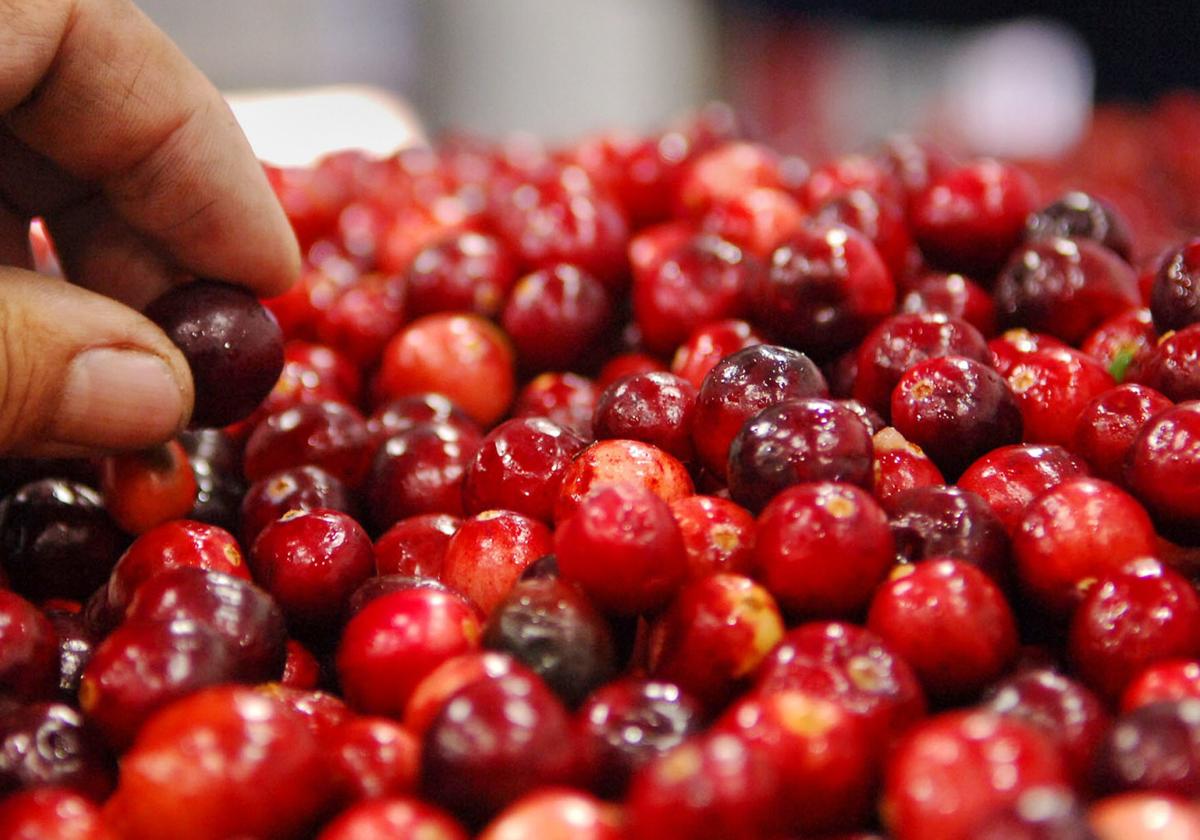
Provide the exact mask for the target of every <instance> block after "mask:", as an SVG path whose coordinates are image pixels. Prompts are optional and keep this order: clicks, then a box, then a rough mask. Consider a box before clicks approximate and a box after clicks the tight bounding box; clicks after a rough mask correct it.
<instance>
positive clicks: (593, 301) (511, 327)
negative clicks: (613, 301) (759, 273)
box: [501, 263, 611, 371]
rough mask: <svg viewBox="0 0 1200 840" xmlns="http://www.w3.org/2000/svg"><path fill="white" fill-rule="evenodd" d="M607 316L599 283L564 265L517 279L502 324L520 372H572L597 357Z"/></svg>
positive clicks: (609, 316)
mask: <svg viewBox="0 0 1200 840" xmlns="http://www.w3.org/2000/svg"><path fill="white" fill-rule="evenodd" d="M610 318H611V313H610V307H609V302H608V296H607V294H606V293H605V290H604V287H603V286H602V285H601V284H600V282H599V281H598V280H596V279H595V278H593V277H592V276H590V275H589V274H587V273H586V272H583V271H581V270H579V269H578V268H577V267H575V266H573V265H568V264H566V263H562V264H558V265H555V266H552V267H550V268H544V269H542V270H540V271H535V272H533V273H532V274H528V275H526V276H525V277H522V278H521V279H520V280H518V281H517V284H516V285H515V286H514V287H513V290H512V295H511V296H510V297H509V299H508V303H507V304H506V305H505V307H504V312H503V315H502V316H501V324H502V325H503V326H504V330H505V332H506V333H507V334H508V336H509V337H510V338H511V339H512V343H513V346H514V347H515V348H516V351H517V359H518V361H519V362H520V365H521V368H522V369H523V370H529V371H540V370H547V369H554V370H558V369H564V368H574V367H576V366H577V365H579V364H580V363H582V362H583V361H585V360H586V359H588V358H589V356H592V355H594V354H595V352H596V350H597V347H598V344H599V342H600V340H601V339H602V338H603V337H604V334H605V331H606V329H607V328H608V326H609V321H610Z"/></svg>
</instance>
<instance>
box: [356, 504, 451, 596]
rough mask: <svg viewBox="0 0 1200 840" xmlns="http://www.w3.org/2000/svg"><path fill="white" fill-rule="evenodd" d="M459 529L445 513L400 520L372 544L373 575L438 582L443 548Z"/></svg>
mask: <svg viewBox="0 0 1200 840" xmlns="http://www.w3.org/2000/svg"><path fill="white" fill-rule="evenodd" d="M461 525H462V520H461V519H459V518H458V517H457V516H451V515H450V514H448V513H426V514H420V515H418V516H410V517H409V518H408V519H401V520H400V521H399V522H397V523H396V524H395V525H393V526H392V527H391V528H389V529H388V530H387V531H385V532H384V533H383V536H381V537H380V538H379V539H377V540H376V541H375V573H376V574H377V575H405V576H407V577H427V578H434V579H437V580H440V579H441V576H442V562H443V561H444V560H445V558H446V546H447V545H449V544H450V538H451V537H452V536H454V534H455V532H456V531H458V529H459V527H460V526H461Z"/></svg>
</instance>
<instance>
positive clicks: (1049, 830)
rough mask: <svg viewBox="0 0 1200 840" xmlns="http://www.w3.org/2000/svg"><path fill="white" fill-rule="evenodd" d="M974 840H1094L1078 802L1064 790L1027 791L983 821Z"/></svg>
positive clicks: (1040, 788) (977, 827)
mask: <svg viewBox="0 0 1200 840" xmlns="http://www.w3.org/2000/svg"><path fill="white" fill-rule="evenodd" d="M971 837H972V838H973V840H1096V835H1095V834H1093V833H1092V830H1091V829H1090V828H1088V824H1087V819H1086V817H1085V816H1084V813H1083V810H1082V809H1081V808H1080V806H1079V802H1078V801H1077V800H1076V799H1075V797H1074V796H1072V795H1071V793H1070V792H1069V791H1067V790H1064V789H1062V788H1056V787H1036V788H1030V789H1029V790H1027V791H1025V792H1024V793H1022V794H1021V796H1020V797H1019V798H1018V799H1017V801H1016V802H1014V803H1012V804H1011V805H1009V806H1007V807H1005V808H1002V809H1000V810H999V811H996V812H995V813H993V814H992V815H991V816H990V817H988V818H986V819H985V820H984V821H983V822H981V823H980V824H979V825H978V826H976V827H975V828H974V830H973V831H972V833H971Z"/></svg>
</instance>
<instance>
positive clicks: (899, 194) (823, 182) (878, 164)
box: [798, 154, 904, 211]
mask: <svg viewBox="0 0 1200 840" xmlns="http://www.w3.org/2000/svg"><path fill="white" fill-rule="evenodd" d="M853 190H866V191H867V192H869V193H872V194H874V195H880V196H884V197H885V198H888V199H891V200H894V201H900V200H902V199H903V198H904V185H903V184H902V183H901V182H900V180H899V179H898V178H897V176H896V174H895V173H894V171H893V167H892V166H891V165H890V164H885V163H884V162H883V161H881V160H876V159H875V158H871V157H868V156H866V155H859V154H848V155H841V156H840V157H836V158H833V159H832V160H828V161H825V162H824V163H822V164H821V165H820V166H817V167H815V168H814V169H813V171H812V173H811V174H810V175H809V177H808V179H807V180H806V181H805V182H804V184H803V185H802V186H801V187H800V189H799V190H798V194H799V196H800V202H801V204H803V205H804V207H805V209H807V210H809V211H812V210H815V209H816V208H817V207H820V206H821V205H822V204H824V203H825V202H827V201H830V200H832V199H836V198H840V197H842V196H844V195H846V194H847V193H849V192H851V191H853Z"/></svg>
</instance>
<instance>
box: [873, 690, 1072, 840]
mask: <svg viewBox="0 0 1200 840" xmlns="http://www.w3.org/2000/svg"><path fill="white" fill-rule="evenodd" d="M1066 784H1067V776H1066V772H1065V771H1064V769H1063V766H1062V761H1061V759H1060V758H1059V750H1058V747H1057V745H1056V744H1055V743H1053V741H1051V740H1050V739H1049V738H1047V737H1046V736H1044V735H1043V734H1042V733H1041V731H1040V730H1038V729H1036V728H1033V727H1031V726H1030V725H1029V724H1027V723H1023V722H1021V721H1018V720H1014V719H1012V718H1008V717H1003V716H1001V715H997V714H995V713H994V712H982V711H960V712H950V713H946V714H942V715H939V716H937V717H935V718H931V719H930V720H928V721H926V722H925V723H922V724H918V725H917V726H916V727H915V728H914V730H913V731H912V733H911V734H910V735H909V736H908V737H907V738H906V739H905V740H904V741H903V742H902V743H901V745H900V746H899V747H898V748H897V750H896V752H895V754H894V755H893V756H892V758H891V760H890V761H889V762H888V766H887V778H886V783H885V792H884V799H883V803H882V806H881V810H882V813H883V815H884V821H885V823H887V826H888V828H889V829H890V831H891V834H892V836H893V837H895V838H896V840H928V838H934V837H937V838H945V840H969V838H971V837H974V835H973V834H972V831H973V830H974V828H975V827H976V826H978V825H979V824H980V823H981V822H982V821H983V820H984V819H986V818H987V817H988V816H989V814H990V813H991V812H994V811H998V810H1000V809H1001V808H1004V807H1007V806H1011V805H1013V804H1014V803H1016V802H1017V801H1019V799H1020V798H1021V796H1022V794H1024V793H1025V792H1026V791H1027V790H1030V789H1031V788H1036V787H1039V786H1043V785H1054V786H1066Z"/></svg>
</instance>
